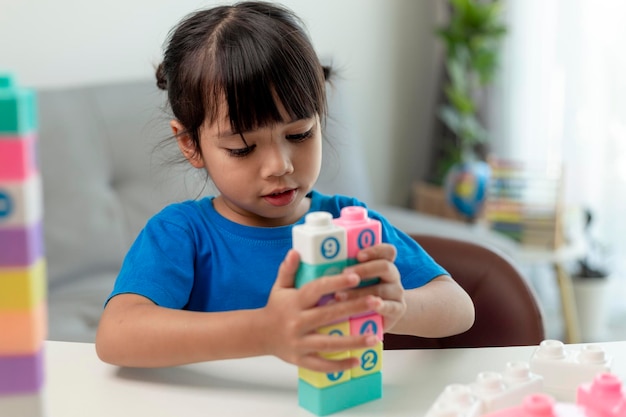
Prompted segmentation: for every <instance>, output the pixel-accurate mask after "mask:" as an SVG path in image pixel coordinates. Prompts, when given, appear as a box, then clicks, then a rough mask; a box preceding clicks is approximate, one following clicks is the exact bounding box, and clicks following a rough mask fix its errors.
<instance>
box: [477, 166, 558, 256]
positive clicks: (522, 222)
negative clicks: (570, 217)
mask: <svg viewBox="0 0 626 417" xmlns="http://www.w3.org/2000/svg"><path fill="white" fill-rule="evenodd" d="M491 168H492V177H491V182H490V185H489V192H488V197H487V202H486V204H485V219H486V220H487V222H488V224H489V226H490V228H491V229H492V230H494V231H497V232H499V233H502V234H504V235H506V236H508V237H510V238H511V239H513V240H515V241H517V242H519V243H520V244H522V245H525V246H533V247H541V248H544V249H556V248H558V247H559V246H561V244H562V233H561V224H560V223H561V217H562V177H563V175H562V172H561V170H560V169H559V168H551V167H550V166H549V165H547V164H530V163H522V162H518V161H510V160H494V161H491Z"/></svg>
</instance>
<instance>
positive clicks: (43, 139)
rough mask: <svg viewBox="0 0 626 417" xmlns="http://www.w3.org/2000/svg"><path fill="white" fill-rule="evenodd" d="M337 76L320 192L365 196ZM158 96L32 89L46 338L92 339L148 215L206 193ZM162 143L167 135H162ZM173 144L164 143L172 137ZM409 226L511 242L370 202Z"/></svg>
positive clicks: (142, 87) (511, 250) (111, 88)
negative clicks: (181, 154) (179, 158)
mask: <svg viewBox="0 0 626 417" xmlns="http://www.w3.org/2000/svg"><path fill="white" fill-rule="evenodd" d="M343 102H344V101H343V100H342V97H341V86H340V83H339V84H336V85H335V86H334V87H333V88H332V90H331V91H330V102H329V111H330V118H329V120H328V126H327V133H326V137H327V138H328V139H329V142H330V143H332V147H331V146H325V147H324V148H325V151H324V152H325V156H324V166H323V170H322V175H321V178H320V180H319V182H318V187H317V188H318V189H319V190H320V191H322V192H326V193H341V194H347V195H354V196H356V197H358V198H361V199H363V200H365V201H367V202H369V201H370V190H369V188H368V181H367V172H365V171H364V168H363V167H364V166H365V164H363V163H362V161H363V156H362V154H361V151H360V148H359V146H356V144H355V143H353V141H352V138H351V134H350V132H351V129H350V112H349V109H347V108H346V106H344V105H343ZM164 104H165V94H164V93H163V92H161V91H159V90H157V88H156V87H155V86H154V84H153V83H152V82H150V81H138V82H128V83H119V84H110V85H97V86H80V87H73V88H64V89H55V90H41V91H39V110H40V130H39V158H40V165H41V170H42V174H43V184H44V210H45V212H44V213H45V214H44V230H45V244H46V257H47V261H48V280H49V296H48V303H49V328H50V331H49V338H50V339H51V340H71V341H93V340H94V338H95V330H96V327H97V324H98V320H99V317H100V314H101V312H102V306H103V302H104V300H105V298H106V296H107V294H108V293H109V291H110V290H111V288H112V286H113V282H114V280H115V277H116V275H117V272H118V270H119V268H120V265H121V263H122V260H123V257H124V255H125V253H126V251H127V250H128V248H129V246H130V245H131V243H132V242H133V240H134V238H135V236H136V235H137V233H138V232H139V231H140V229H141V228H142V227H143V225H144V223H145V222H146V220H147V219H148V218H149V217H150V216H151V215H153V214H154V213H155V212H157V211H158V210H160V209H161V208H162V207H163V206H164V205H166V204H168V203H171V202H175V201H180V200H185V199H190V198H195V197H197V196H200V195H204V194H207V193H211V192H212V190H211V187H210V186H209V185H207V184H206V181H205V178H204V177H203V176H202V174H201V173H200V172H197V171H193V170H191V169H190V168H188V164H187V165H185V164H175V163H172V162H171V161H170V159H171V157H173V156H175V155H177V153H178V150H177V148H175V145H174V146H173V147H172V146H162V145H163V143H166V142H167V139H168V138H169V135H170V131H169V127H168V122H169V119H168V117H167V115H166V113H165V112H164ZM163 141H165V142H163ZM169 142H170V143H171V141H169ZM373 208H374V209H376V210H379V211H380V212H382V213H383V214H384V215H386V216H388V218H389V219H390V220H391V221H392V222H394V223H395V224H396V225H397V226H398V227H400V228H402V229H403V230H405V231H407V232H411V233H412V232H416V233H418V232H419V233H426V234H434V235H442V236H452V237H457V238H460V239H465V240H472V241H477V242H483V243H485V244H487V245H490V246H496V247H498V248H500V249H501V250H502V251H504V252H506V253H508V254H509V255H511V256H514V254H515V247H514V245H512V244H511V243H510V242H509V241H508V240H506V239H504V238H501V237H500V236H498V235H494V234H492V233H490V232H488V231H486V230H484V229H481V228H479V227H472V226H466V225H462V224H460V223H454V222H448V221H445V220H442V219H438V218H433V217H429V216H425V215H421V214H418V213H415V212H413V211H411V210H408V209H403V208H399V207H386V206H380V205H376V204H374V205H373Z"/></svg>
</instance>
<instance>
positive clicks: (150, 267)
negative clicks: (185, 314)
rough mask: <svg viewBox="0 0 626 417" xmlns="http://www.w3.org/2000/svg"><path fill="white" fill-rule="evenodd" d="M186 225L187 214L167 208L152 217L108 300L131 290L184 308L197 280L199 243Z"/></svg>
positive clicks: (160, 303)
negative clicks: (194, 267)
mask: <svg viewBox="0 0 626 417" xmlns="http://www.w3.org/2000/svg"><path fill="white" fill-rule="evenodd" d="M186 224H188V222H186V221H185V218H184V216H183V215H181V214H180V213H176V211H175V210H168V209H167V208H166V209H165V210H164V211H162V212H160V213H159V214H157V215H156V216H154V217H153V218H152V219H150V220H149V221H148V223H147V224H146V226H145V227H144V229H143V230H142V231H141V232H140V234H139V235H138V236H137V239H136V240H135V242H134V243H133V245H132V246H131V248H130V250H129V251H128V253H127V254H126V257H125V259H124V262H123V264H122V268H121V270H120V273H119V275H118V277H117V280H116V281H115V286H114V287H113V291H112V293H111V295H110V296H109V299H108V300H107V302H108V301H109V300H110V299H111V298H112V297H114V296H116V295H118V294H125V293H131V294H138V295H142V296H144V297H146V298H149V299H150V300H152V301H153V302H154V303H155V304H157V305H160V306H163V307H169V308H176V309H182V308H183V307H184V306H185V305H186V304H187V302H188V300H189V295H190V293H191V289H192V288H193V283H194V271H193V265H194V257H195V244H194V239H193V233H192V231H191V230H190V228H189V227H186V226H185V225H186Z"/></svg>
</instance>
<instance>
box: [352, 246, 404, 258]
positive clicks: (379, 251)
mask: <svg viewBox="0 0 626 417" xmlns="http://www.w3.org/2000/svg"><path fill="white" fill-rule="evenodd" d="M396 254H397V251H396V247H395V246H393V245H390V244H388V243H381V244H379V245H374V246H370V247H369V248H365V249H363V250H361V251H359V253H357V256H356V257H357V260H358V261H359V262H367V261H371V260H374V259H383V260H386V261H389V262H394V261H395V260H396Z"/></svg>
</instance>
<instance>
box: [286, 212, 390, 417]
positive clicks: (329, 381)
mask: <svg viewBox="0 0 626 417" xmlns="http://www.w3.org/2000/svg"><path fill="white" fill-rule="evenodd" d="M380 242H381V223H380V222H379V221H377V220H374V219H370V218H369V217H368V213H367V209H365V208H363V207H357V206H351V207H345V208H343V209H342V210H341V215H340V217H339V218H337V219H333V218H332V215H331V214H330V213H327V212H313V213H309V214H307V215H306V216H305V221H304V223H303V224H301V225H296V226H294V228H293V248H294V249H295V250H296V251H297V252H298V253H299V254H300V267H299V269H298V272H297V274H296V288H301V287H302V286H303V285H305V284H306V283H308V282H310V281H313V280H315V279H317V278H321V277H323V276H327V275H334V274H338V273H340V272H341V271H343V269H344V268H345V267H347V266H349V265H354V264H356V263H357V259H356V254H357V253H358V252H359V250H361V249H364V248H366V247H369V246H372V245H375V244H378V243H380ZM373 283H375V280H371V281H369V282H363V283H362V284H361V285H371V284H373ZM330 299H332V295H330V296H328V297H327V298H324V299H322V300H320V303H319V304H320V305H322V304H324V303H326V302H328V301H329V300H330ZM318 332H320V333H323V334H330V335H337V336H345V335H360V334H361V335H362V334H374V335H376V336H377V338H378V343H377V344H376V346H374V347H372V348H366V349H359V350H353V351H346V352H335V353H332V354H323V355H325V356H326V357H328V358H333V359H343V358H347V357H350V356H352V357H358V358H359V361H360V365H359V366H358V367H355V368H352V369H350V370H348V371H344V372H339V373H334V374H333V373H331V374H325V373H320V372H314V371H311V370H308V369H304V368H299V369H298V377H299V381H298V401H299V404H300V406H301V407H303V408H305V409H307V410H309V411H311V412H312V413H314V414H317V415H328V414H331V413H334V412H337V411H341V410H344V409H346V408H350V407H354V406H356V405H359V404H363V403H366V402H369V401H372V400H375V399H378V398H381V397H382V374H381V370H382V350H383V342H382V340H383V325H382V317H381V316H380V315H378V314H376V313H374V312H369V313H364V314H361V315H358V316H354V317H349V318H348V320H344V321H341V322H337V323H331V324H329V325H327V326H324V327H322V328H320V329H318Z"/></svg>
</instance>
